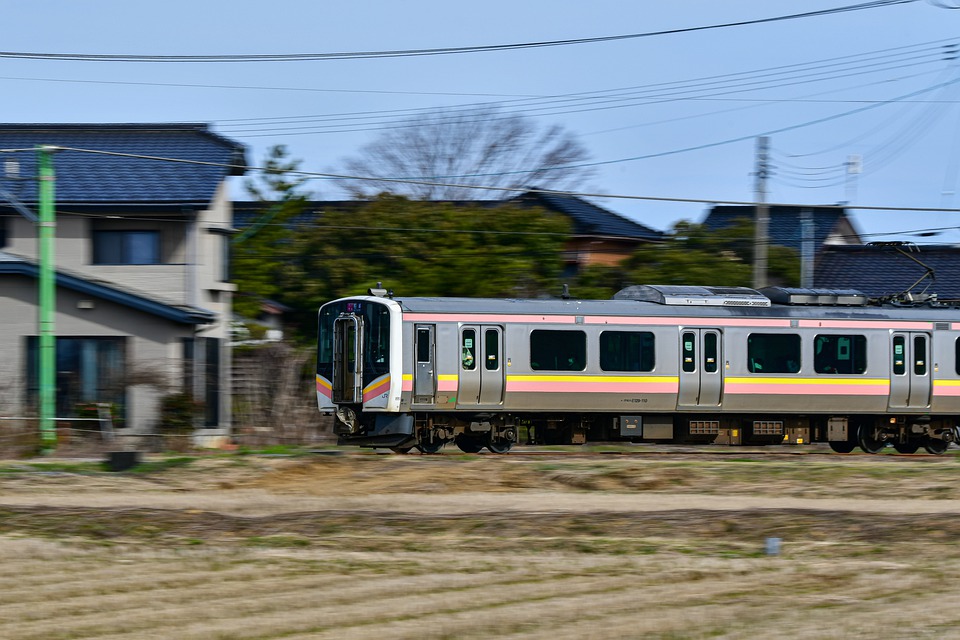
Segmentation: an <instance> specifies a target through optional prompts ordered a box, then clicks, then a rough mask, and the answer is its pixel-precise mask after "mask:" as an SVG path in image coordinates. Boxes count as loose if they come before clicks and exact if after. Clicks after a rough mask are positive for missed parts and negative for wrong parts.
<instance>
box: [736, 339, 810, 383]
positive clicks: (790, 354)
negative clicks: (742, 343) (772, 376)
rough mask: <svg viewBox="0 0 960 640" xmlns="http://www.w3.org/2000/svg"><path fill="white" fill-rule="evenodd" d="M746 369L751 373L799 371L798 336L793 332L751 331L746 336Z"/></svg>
mask: <svg viewBox="0 0 960 640" xmlns="http://www.w3.org/2000/svg"><path fill="white" fill-rule="evenodd" d="M747 370H748V371H750V372H751V373H797V372H798V371H800V336H799V335H797V334H794V333H752V334H750V336H749V337H748V338H747Z"/></svg>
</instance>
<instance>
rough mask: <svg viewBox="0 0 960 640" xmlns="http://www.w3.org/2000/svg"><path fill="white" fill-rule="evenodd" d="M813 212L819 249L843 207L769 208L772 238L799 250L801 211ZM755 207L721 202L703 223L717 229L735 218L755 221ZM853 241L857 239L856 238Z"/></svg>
mask: <svg viewBox="0 0 960 640" xmlns="http://www.w3.org/2000/svg"><path fill="white" fill-rule="evenodd" d="M804 209H806V210H807V211H810V213H811V218H812V219H813V225H814V226H813V239H814V246H816V247H817V248H818V249H819V248H820V247H822V246H823V245H824V243H825V242H826V239H827V237H828V236H829V235H830V232H831V231H833V230H834V229H835V228H836V226H837V224H838V223H839V222H840V220H841V219H843V218H845V217H846V213H845V212H844V211H843V209H838V208H835V207H784V206H772V207H770V208H769V212H770V225H769V228H768V232H769V236H770V241H771V242H772V243H773V244H777V245H780V246H781V247H789V248H791V249H796V250H797V251H800V250H801V249H802V244H803V225H802V224H801V221H800V216H801V212H802V211H803V210H804ZM754 212H755V209H754V207H751V206H739V205H737V206H735V205H721V206H716V207H713V208H712V209H711V210H710V213H709V214H707V217H706V218H705V219H704V221H703V225H704V226H705V227H706V228H707V229H710V230H713V231H716V230H719V229H725V228H727V227H730V226H731V225H733V223H734V222H735V221H736V220H739V219H744V218H745V219H747V220H749V221H750V222H753V220H754V215H755V213H754ZM853 241H857V240H856V239H854V240H853Z"/></svg>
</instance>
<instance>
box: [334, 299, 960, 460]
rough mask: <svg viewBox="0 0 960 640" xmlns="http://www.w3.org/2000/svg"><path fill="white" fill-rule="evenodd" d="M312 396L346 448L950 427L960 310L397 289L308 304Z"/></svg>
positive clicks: (873, 440) (908, 440)
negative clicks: (419, 293) (436, 294)
mask: <svg viewBox="0 0 960 640" xmlns="http://www.w3.org/2000/svg"><path fill="white" fill-rule="evenodd" d="M316 384H317V402H318V406H319V409H320V411H321V412H324V413H328V414H334V415H335V416H336V419H335V425H336V426H335V431H336V433H337V435H338V437H339V442H340V443H341V444H355V445H360V446H364V447H384V448H390V449H392V450H394V451H397V452H406V451H409V450H411V449H413V448H417V449H419V450H420V451H422V452H424V453H435V452H437V451H439V450H440V448H441V447H443V446H444V445H446V444H448V443H454V444H456V446H457V447H459V448H460V449H461V450H463V451H466V452H472V453H476V452H479V451H480V450H481V449H483V448H486V449H488V450H489V451H491V452H494V453H506V452H507V451H509V450H510V449H511V447H513V446H514V445H515V444H516V443H518V442H526V443H530V444H582V443H585V442H587V441H611V440H623V441H631V442H658V443H717V444H725V445H765V444H807V443H813V442H826V443H829V445H830V447H831V448H832V449H833V450H834V451H837V452H840V453H849V452H851V451H853V450H854V449H855V448H856V447H857V446H859V447H860V448H861V449H863V450H864V451H866V452H869V453H877V452H879V451H881V450H882V449H883V448H884V447H886V446H888V445H890V446H892V447H894V448H895V449H896V451H898V452H900V453H914V452H916V451H917V450H919V449H920V448H921V447H922V448H923V449H925V450H926V451H928V452H930V453H934V454H940V453H943V452H945V451H946V450H947V447H948V446H949V445H950V443H951V442H958V439H960V427H958V425H960V307H958V305H956V304H948V303H938V302H936V301H935V300H933V301H927V302H925V303H923V304H907V303H903V302H900V303H891V302H889V301H888V302H885V303H881V302H878V301H876V300H871V299H868V298H867V296H865V295H863V294H861V293H859V292H856V291H834V290H819V289H792V288H780V287H770V288H765V289H762V290H759V291H758V290H754V289H748V288H742V287H693V286H682V287H681V286H652V285H643V286H634V287H628V288H627V289H624V290H623V291H621V292H619V293H618V294H617V295H616V296H614V299H612V300H573V299H543V300H540V299H532V300H514V299H470V298H425V297H411V298H407V297H403V296H393V295H392V293H389V292H387V291H385V290H383V289H371V290H370V292H369V295H365V296H357V297H350V298H342V299H339V300H334V301H332V302H329V303H327V304H325V305H323V306H322V307H321V308H320V310H319V327H318V348H317V374H316Z"/></svg>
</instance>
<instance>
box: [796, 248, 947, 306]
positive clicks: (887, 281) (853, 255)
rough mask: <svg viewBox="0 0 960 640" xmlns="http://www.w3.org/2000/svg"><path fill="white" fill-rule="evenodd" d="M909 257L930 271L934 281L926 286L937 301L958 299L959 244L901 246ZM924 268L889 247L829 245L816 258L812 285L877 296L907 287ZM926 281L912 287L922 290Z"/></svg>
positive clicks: (900, 290)
mask: <svg viewBox="0 0 960 640" xmlns="http://www.w3.org/2000/svg"><path fill="white" fill-rule="evenodd" d="M902 249H903V250H904V251H906V252H907V253H908V254H909V255H910V256H911V257H913V258H915V259H917V260H919V261H920V262H922V263H923V264H925V265H927V266H929V267H931V268H932V269H933V270H934V275H935V276H936V280H935V281H934V282H933V284H931V285H930V287H929V289H927V292H928V293H936V294H937V295H938V296H939V298H940V299H941V300H960V247H956V246H947V245H928V246H921V247H916V246H913V247H912V249H913V250H912V251H911V250H910V247H909V246H906V247H902ZM924 273H926V269H925V268H924V267H923V266H922V265H920V264H917V263H916V262H914V261H913V260H911V259H910V258H909V257H907V256H905V255H903V254H902V253H899V252H898V251H897V250H896V249H895V248H893V247H890V246H870V245H866V246H864V245H856V246H831V247H826V248H825V249H824V250H823V252H822V253H821V254H820V255H819V256H818V258H817V266H816V270H815V272H814V284H815V286H816V287H818V288H831V289H840V288H843V289H858V290H860V291H862V292H863V293H865V294H867V295H869V296H873V297H880V296H885V295H893V294H897V293H901V292H904V291H907V290H909V288H910V286H911V285H913V284H914V283H916V282H917V281H918V280H920V277H921V276H922V275H923V274H924ZM929 282H930V280H929V278H927V279H924V280H922V281H921V282H920V283H919V284H918V285H917V286H915V287H914V288H913V292H914V293H919V292H920V291H923V289H924V287H926V286H927V284H928V283H929Z"/></svg>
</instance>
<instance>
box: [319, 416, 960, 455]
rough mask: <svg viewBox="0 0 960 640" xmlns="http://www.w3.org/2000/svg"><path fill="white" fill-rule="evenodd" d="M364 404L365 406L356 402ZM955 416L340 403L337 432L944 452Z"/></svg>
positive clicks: (377, 443)
mask: <svg viewBox="0 0 960 640" xmlns="http://www.w3.org/2000/svg"><path fill="white" fill-rule="evenodd" d="M357 409H359V407H357ZM957 423H958V419H957V418H956V417H936V418H934V417H929V416H904V415H900V416H897V415H894V416H891V415H846V416H829V415H797V416H758V415H727V414H722V415H692V414H636V415H612V414H607V413H595V414H572V413H558V414H527V413H475V414H469V415H464V414H459V413H457V414H448V413H440V412H419V413H397V414H384V413H366V414H361V413H358V411H357V410H355V409H354V408H351V407H349V406H342V407H341V408H340V409H338V411H337V413H336V426H335V432H336V434H337V435H338V437H339V442H340V444H345V445H346V444H353V445H359V446H362V447H383V448H389V449H391V450H393V451H395V452H397V453H406V452H408V451H411V450H413V449H414V448H416V449H418V450H419V451H421V452H423V453H437V452H439V451H440V450H441V449H442V448H443V447H444V446H446V445H448V444H453V445H456V446H457V447H458V448H459V449H460V450H462V451H464V452H466V453H477V452H479V451H481V450H482V449H484V448H486V449H487V450H489V451H491V452H493V453H507V452H509V451H510V450H511V449H512V448H513V447H514V445H517V444H520V443H523V444H528V445H554V444H574V445H576V444H585V443H587V442H616V441H621V442H623V441H627V442H653V443H663V444H668V443H669V444H718V445H731V446H737V445H741V446H764V445H780V444H793V445H803V444H810V443H814V442H821V443H822V442H825V443H828V444H829V445H830V448H831V449H832V450H833V451H835V452H837V453H850V452H852V451H854V450H855V449H857V448H860V449H861V450H863V451H865V452H867V453H879V452H881V451H882V450H883V449H884V448H886V447H888V446H891V447H892V448H893V449H895V450H896V451H897V452H898V453H903V454H910V453H915V452H917V451H919V450H920V449H924V450H925V451H927V452H928V453H931V454H935V455H939V454H943V453H944V452H946V450H947V448H948V447H949V446H950V444H951V443H960V426H958V424H957Z"/></svg>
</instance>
